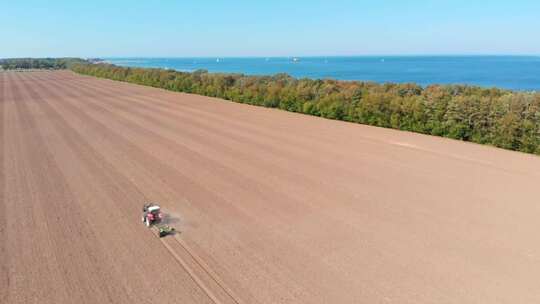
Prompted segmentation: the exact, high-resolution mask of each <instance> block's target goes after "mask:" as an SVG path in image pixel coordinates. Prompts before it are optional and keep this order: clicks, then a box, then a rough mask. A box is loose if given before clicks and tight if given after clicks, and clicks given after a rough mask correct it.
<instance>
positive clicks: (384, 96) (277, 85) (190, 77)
mask: <svg viewBox="0 0 540 304" xmlns="http://www.w3.org/2000/svg"><path fill="white" fill-rule="evenodd" d="M72 70H73V71H75V72H77V73H81V74H86V75H92V76H97V77H102V78H108V79H113V80H119V81H126V82H130V83H136V84H141V85H148V86H153V87H158V88H164V89H167V90H171V91H178V92H186V93H194V94H200V95H205V96H211V97H219V98H223V99H227V100H231V101H235V102H240V103H246V104H251V105H258V106H264V107H270V108H279V109H282V110H286V111H291V112H299V113H304V114H309V115H315V116H320V117H325V118H329V119H336V120H344V121H350V122H356V123H361V124H367V125H372V126H378V127H385V128H393V129H399V130H405V131H412V132H418V133H423V134H430V135H436V136H443V137H448V138H453V139H459V140H463V141H470V142H475V143H479V144H487V145H492V146H496V147H500V148H505V149H510V150H516V151H522V152H527V153H535V154H540V93H535V92H516V91H509V90H503V89H498V88H481V87H476V86H468V85H430V86H427V87H422V86H419V85H417V84H413V83H405V84H397V83H384V84H378V83H374V82H362V81H338V80H332V79H317V80H314V79H296V78H293V77H290V76H289V75H287V74H277V75H274V76H251V75H244V74H225V73H208V72H207V71H206V70H198V71H195V72H191V73H188V72H178V71H174V70H164V69H146V68H130V67H119V66H115V65H110V64H75V65H73V66H72Z"/></svg>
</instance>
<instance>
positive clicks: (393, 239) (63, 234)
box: [0, 71, 540, 304]
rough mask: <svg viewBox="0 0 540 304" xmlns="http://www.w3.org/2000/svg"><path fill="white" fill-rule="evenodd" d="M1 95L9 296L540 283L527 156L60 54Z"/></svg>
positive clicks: (382, 293) (452, 289)
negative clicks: (118, 70)
mask: <svg viewBox="0 0 540 304" xmlns="http://www.w3.org/2000/svg"><path fill="white" fill-rule="evenodd" d="M0 101H1V103H0V131H1V132H0V136H1V137H0V142H1V144H2V146H1V149H0V157H1V158H0V160H1V162H0V164H1V168H2V170H1V173H0V181H1V183H2V188H1V189H2V191H1V192H0V195H1V196H0V200H1V201H0V202H1V203H0V240H1V245H0V299H2V301H4V300H5V303H246V304H250V303H538V302H540V289H538V279H539V278H540V237H539V235H540V233H539V231H540V220H539V219H540V203H539V200H538V199H539V197H540V187H539V186H538V184H539V180H540V158H539V157H536V156H532V155H526V154H522V153H517V152H510V151H505V150H500V149H496V148H492V147H486V146H480V145H476V144H469V143H463V142H458V141H453V140H448V139H442V138H436V137H430V136H424V135H419V134H412V133H407V132H400V131H394V130H387V129H380V128H374V127H368V126H362V125H356V124H350V123H344V122H338V121H331V120H325V119H320V118H316V117H310V116H304V115H299V114H294V113H288V112H282V111H277V110H271V109H265V108H258V107H252V106H248V105H242V104H235V103H231V102H224V101H222V100H219V99H214V98H208V97H202V96H195V95H189V94H180V93H172V92H167V91H163V90H159V89H154V88H149V87H143V86H135V85H131V84H126V83H119V82H113V81H109V80H103V79H96V78H91V77H83V76H79V75H75V74H73V73H71V72H65V71H64V72H30V73H17V72H3V73H0ZM148 200H149V201H155V202H159V203H160V204H161V205H162V206H163V208H164V209H165V210H166V211H167V212H168V213H169V214H170V217H169V219H168V222H169V223H171V225H173V226H175V227H176V228H177V230H179V231H180V233H178V234H176V235H174V236H170V237H167V238H164V239H159V238H157V237H156V236H155V235H154V234H152V233H151V232H149V231H148V229H147V228H146V227H145V226H144V225H143V224H142V223H141V221H140V209H141V206H142V204H143V202H145V201H148Z"/></svg>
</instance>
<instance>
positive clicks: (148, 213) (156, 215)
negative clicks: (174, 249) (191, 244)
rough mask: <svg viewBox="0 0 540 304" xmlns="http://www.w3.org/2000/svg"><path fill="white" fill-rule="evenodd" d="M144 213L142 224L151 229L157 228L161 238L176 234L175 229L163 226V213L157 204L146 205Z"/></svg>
mask: <svg viewBox="0 0 540 304" xmlns="http://www.w3.org/2000/svg"><path fill="white" fill-rule="evenodd" d="M142 211H143V216H142V222H143V223H144V224H145V225H146V227H148V228H150V229H152V228H155V229H156V231H157V234H158V236H159V237H160V238H161V237H164V236H167V235H169V234H173V233H174V232H175V229H174V227H170V226H168V225H164V224H162V221H163V213H161V207H159V206H158V205H157V204H154V203H147V204H144V206H143V209H142Z"/></svg>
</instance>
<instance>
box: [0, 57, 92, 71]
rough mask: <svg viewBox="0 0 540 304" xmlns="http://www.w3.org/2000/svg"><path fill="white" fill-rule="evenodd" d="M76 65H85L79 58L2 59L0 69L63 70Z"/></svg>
mask: <svg viewBox="0 0 540 304" xmlns="http://www.w3.org/2000/svg"><path fill="white" fill-rule="evenodd" d="M75 63H85V60H83V59H79V58H7V59H0V67H2V69H4V70H26V69H47V70H62V69H67V68H69V67H70V66H71V65H72V64H75Z"/></svg>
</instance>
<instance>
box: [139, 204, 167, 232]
mask: <svg viewBox="0 0 540 304" xmlns="http://www.w3.org/2000/svg"><path fill="white" fill-rule="evenodd" d="M162 217H163V216H162V214H161V208H160V207H159V206H158V205H157V204H153V203H148V204H145V205H144V206H143V216H142V221H143V223H145V224H146V226H148V227H150V226H151V225H154V224H157V223H159V222H161V219H162Z"/></svg>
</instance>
